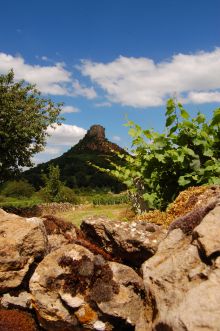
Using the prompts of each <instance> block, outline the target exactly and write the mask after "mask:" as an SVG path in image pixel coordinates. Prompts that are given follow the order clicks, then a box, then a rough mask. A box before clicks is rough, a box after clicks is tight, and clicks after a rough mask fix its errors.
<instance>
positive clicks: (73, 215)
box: [57, 204, 134, 227]
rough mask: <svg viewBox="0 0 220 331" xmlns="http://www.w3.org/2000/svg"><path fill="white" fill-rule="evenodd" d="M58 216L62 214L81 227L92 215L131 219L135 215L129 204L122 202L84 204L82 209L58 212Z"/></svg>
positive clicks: (122, 219)
mask: <svg viewBox="0 0 220 331" xmlns="http://www.w3.org/2000/svg"><path fill="white" fill-rule="evenodd" d="M57 216H60V217H62V218H64V219H65V220H67V221H69V222H72V223H74V224H75V225H76V226H78V227H79V226H80V224H81V222H82V221H83V220H84V219H86V218H88V217H91V216H105V217H108V218H110V219H115V220H121V221H129V220H130V219H131V218H132V217H133V216H134V215H133V213H132V211H131V208H130V206H129V205H127V204H121V205H106V206H93V205H84V206H82V207H80V209H76V210H73V211H67V212H62V213H57Z"/></svg>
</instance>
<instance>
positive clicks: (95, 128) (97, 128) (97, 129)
mask: <svg viewBox="0 0 220 331" xmlns="http://www.w3.org/2000/svg"><path fill="white" fill-rule="evenodd" d="M85 137H87V138H90V139H91V138H92V139H97V140H105V139H106V137H105V128H104V127H103V126H101V125H98V124H95V125H92V126H91V127H90V129H89V130H88V131H87V133H86V136H85Z"/></svg>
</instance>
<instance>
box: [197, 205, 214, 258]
mask: <svg viewBox="0 0 220 331" xmlns="http://www.w3.org/2000/svg"><path fill="white" fill-rule="evenodd" d="M217 234H218V235H217ZM219 234H220V206H219V205H217V206H216V207H215V208H214V209H213V210H212V211H211V212H210V213H209V214H208V215H206V216H205V217H204V219H203V221H202V223H201V224H200V225H199V226H197V227H196V228H195V230H194V233H193V235H194V237H196V238H197V240H196V242H197V244H198V246H199V248H200V249H201V250H202V251H203V252H205V254H206V256H207V257H210V255H211V254H215V253H217V252H218V253H220V235H219Z"/></svg>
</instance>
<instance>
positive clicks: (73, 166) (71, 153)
mask: <svg viewBox="0 0 220 331" xmlns="http://www.w3.org/2000/svg"><path fill="white" fill-rule="evenodd" d="M117 152H120V153H123V154H126V153H127V152H126V151H125V150H124V149H123V148H121V147H119V146H118V145H117V144H115V143H112V142H110V141H109V140H108V139H107V138H106V136H105V128H104V127H103V126H101V125H93V126H91V128H90V129H89V130H88V131H87V133H86V135H85V137H83V139H81V140H80V141H79V142H78V144H76V145H75V146H73V147H71V148H70V149H69V150H68V151H67V152H66V153H64V154H63V155H61V156H60V157H58V158H56V159H53V160H50V161H49V162H46V163H42V164H40V165H38V166H36V167H34V168H31V169H29V170H27V171H25V172H24V173H23V176H24V178H26V179H27V180H28V181H29V182H30V183H32V184H33V185H34V186H35V187H36V188H37V189H39V188H40V186H43V184H44V183H43V181H42V173H48V167H49V165H51V164H52V165H58V166H59V168H60V174H61V179H62V180H63V181H64V182H65V183H66V185H67V186H69V187H109V188H111V189H112V190H113V191H116V192H119V191H121V190H123V189H125V188H126V187H125V185H124V184H122V183H121V182H119V181H118V180H116V179H115V178H113V177H112V176H110V175H109V174H108V173H104V172H102V171H99V170H98V169H97V168H95V167H94V166H98V167H100V168H105V169H111V168H112V165H111V161H113V162H114V163H121V162H122V160H121V159H120V158H119V157H118V156H117Z"/></svg>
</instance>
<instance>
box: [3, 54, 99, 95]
mask: <svg viewBox="0 0 220 331" xmlns="http://www.w3.org/2000/svg"><path fill="white" fill-rule="evenodd" d="M36 58H37V59H38V60H39V59H41V60H44V61H50V59H48V58H47V57H46V56H42V57H39V56H36ZM10 69H13V70H14V73H15V79H16V80H20V79H24V80H25V81H27V82H28V83H31V84H36V85H37V88H38V89H39V90H40V91H41V92H43V93H46V94H52V95H67V96H83V97H85V98H88V99H93V98H95V97H96V92H95V90H94V88H93V87H85V86H81V85H80V83H79V82H78V80H75V79H73V78H72V76H71V73H70V72H69V71H67V70H66V69H65V63H63V62H59V63H55V64H53V65H45V66H40V65H31V64H27V63H26V62H25V60H24V59H23V58H22V56H20V55H18V56H12V55H10V54H5V53H0V74H6V73H7V72H8V71H9V70H10Z"/></svg>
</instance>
